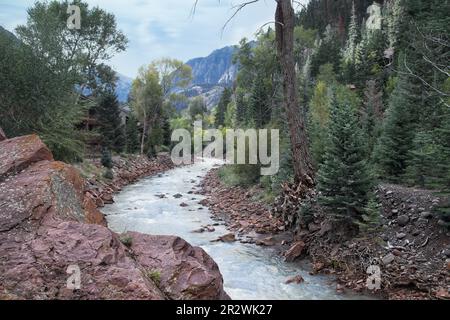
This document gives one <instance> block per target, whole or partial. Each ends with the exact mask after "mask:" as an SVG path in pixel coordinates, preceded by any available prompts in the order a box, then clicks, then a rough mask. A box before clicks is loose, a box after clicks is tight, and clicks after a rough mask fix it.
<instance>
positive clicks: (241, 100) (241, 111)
mask: <svg viewBox="0 0 450 320" xmlns="http://www.w3.org/2000/svg"><path fill="white" fill-rule="evenodd" d="M246 114H247V105H246V101H245V91H244V90H243V89H242V88H238V89H237V90H236V124H237V126H238V127H242V126H243V125H245V123H246V121H247V118H246Z"/></svg>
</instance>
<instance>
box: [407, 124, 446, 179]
mask: <svg viewBox="0 0 450 320" xmlns="http://www.w3.org/2000/svg"><path fill="white" fill-rule="evenodd" d="M412 146H413V148H412V149H411V150H410V151H409V159H408V161H407V164H408V167H407V169H406V173H405V176H406V179H405V180H406V181H407V182H409V183H411V184H414V185H418V186H420V187H422V188H424V187H426V186H428V187H430V186H432V185H434V184H435V181H436V165H437V161H436V160H437V159H438V155H439V153H438V147H437V145H436V143H435V141H434V139H433V136H432V135H431V134H430V133H428V132H418V133H417V134H416V135H415V137H414V140H413V142H412Z"/></svg>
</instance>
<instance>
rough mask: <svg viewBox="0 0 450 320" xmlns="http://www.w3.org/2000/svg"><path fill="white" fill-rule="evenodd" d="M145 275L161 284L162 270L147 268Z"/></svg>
mask: <svg viewBox="0 0 450 320" xmlns="http://www.w3.org/2000/svg"><path fill="white" fill-rule="evenodd" d="M145 276H146V277H147V278H148V279H150V280H151V281H153V282H154V283H155V284H156V285H158V286H159V285H160V284H161V271H159V270H146V272H145Z"/></svg>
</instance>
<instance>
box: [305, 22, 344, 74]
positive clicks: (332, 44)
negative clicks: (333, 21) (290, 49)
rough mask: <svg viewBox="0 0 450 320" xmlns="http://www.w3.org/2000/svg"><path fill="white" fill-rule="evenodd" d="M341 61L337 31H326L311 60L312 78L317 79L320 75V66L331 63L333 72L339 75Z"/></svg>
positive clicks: (330, 29)
mask: <svg viewBox="0 0 450 320" xmlns="http://www.w3.org/2000/svg"><path fill="white" fill-rule="evenodd" d="M340 60H341V45H340V43H339V39H338V37H337V34H336V31H335V30H334V29H332V28H331V27H330V28H328V29H327V30H326V31H325V34H324V37H323V39H321V41H320V44H319V46H318V48H317V49H316V52H315V53H314V55H313V56H312V59H311V76H312V77H316V76H317V75H318V74H319V68H320V66H322V65H324V64H327V63H331V64H332V65H333V71H334V72H335V73H338V72H339V70H340V66H339V62H340Z"/></svg>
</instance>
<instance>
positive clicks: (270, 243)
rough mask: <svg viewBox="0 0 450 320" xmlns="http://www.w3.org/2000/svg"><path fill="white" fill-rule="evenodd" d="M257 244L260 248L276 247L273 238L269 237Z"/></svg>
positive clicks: (258, 241)
mask: <svg viewBox="0 0 450 320" xmlns="http://www.w3.org/2000/svg"><path fill="white" fill-rule="evenodd" d="M256 244H257V245H259V246H266V247H271V246H274V245H275V240H274V238H273V237H267V238H264V239H261V240H257V241H256Z"/></svg>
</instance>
